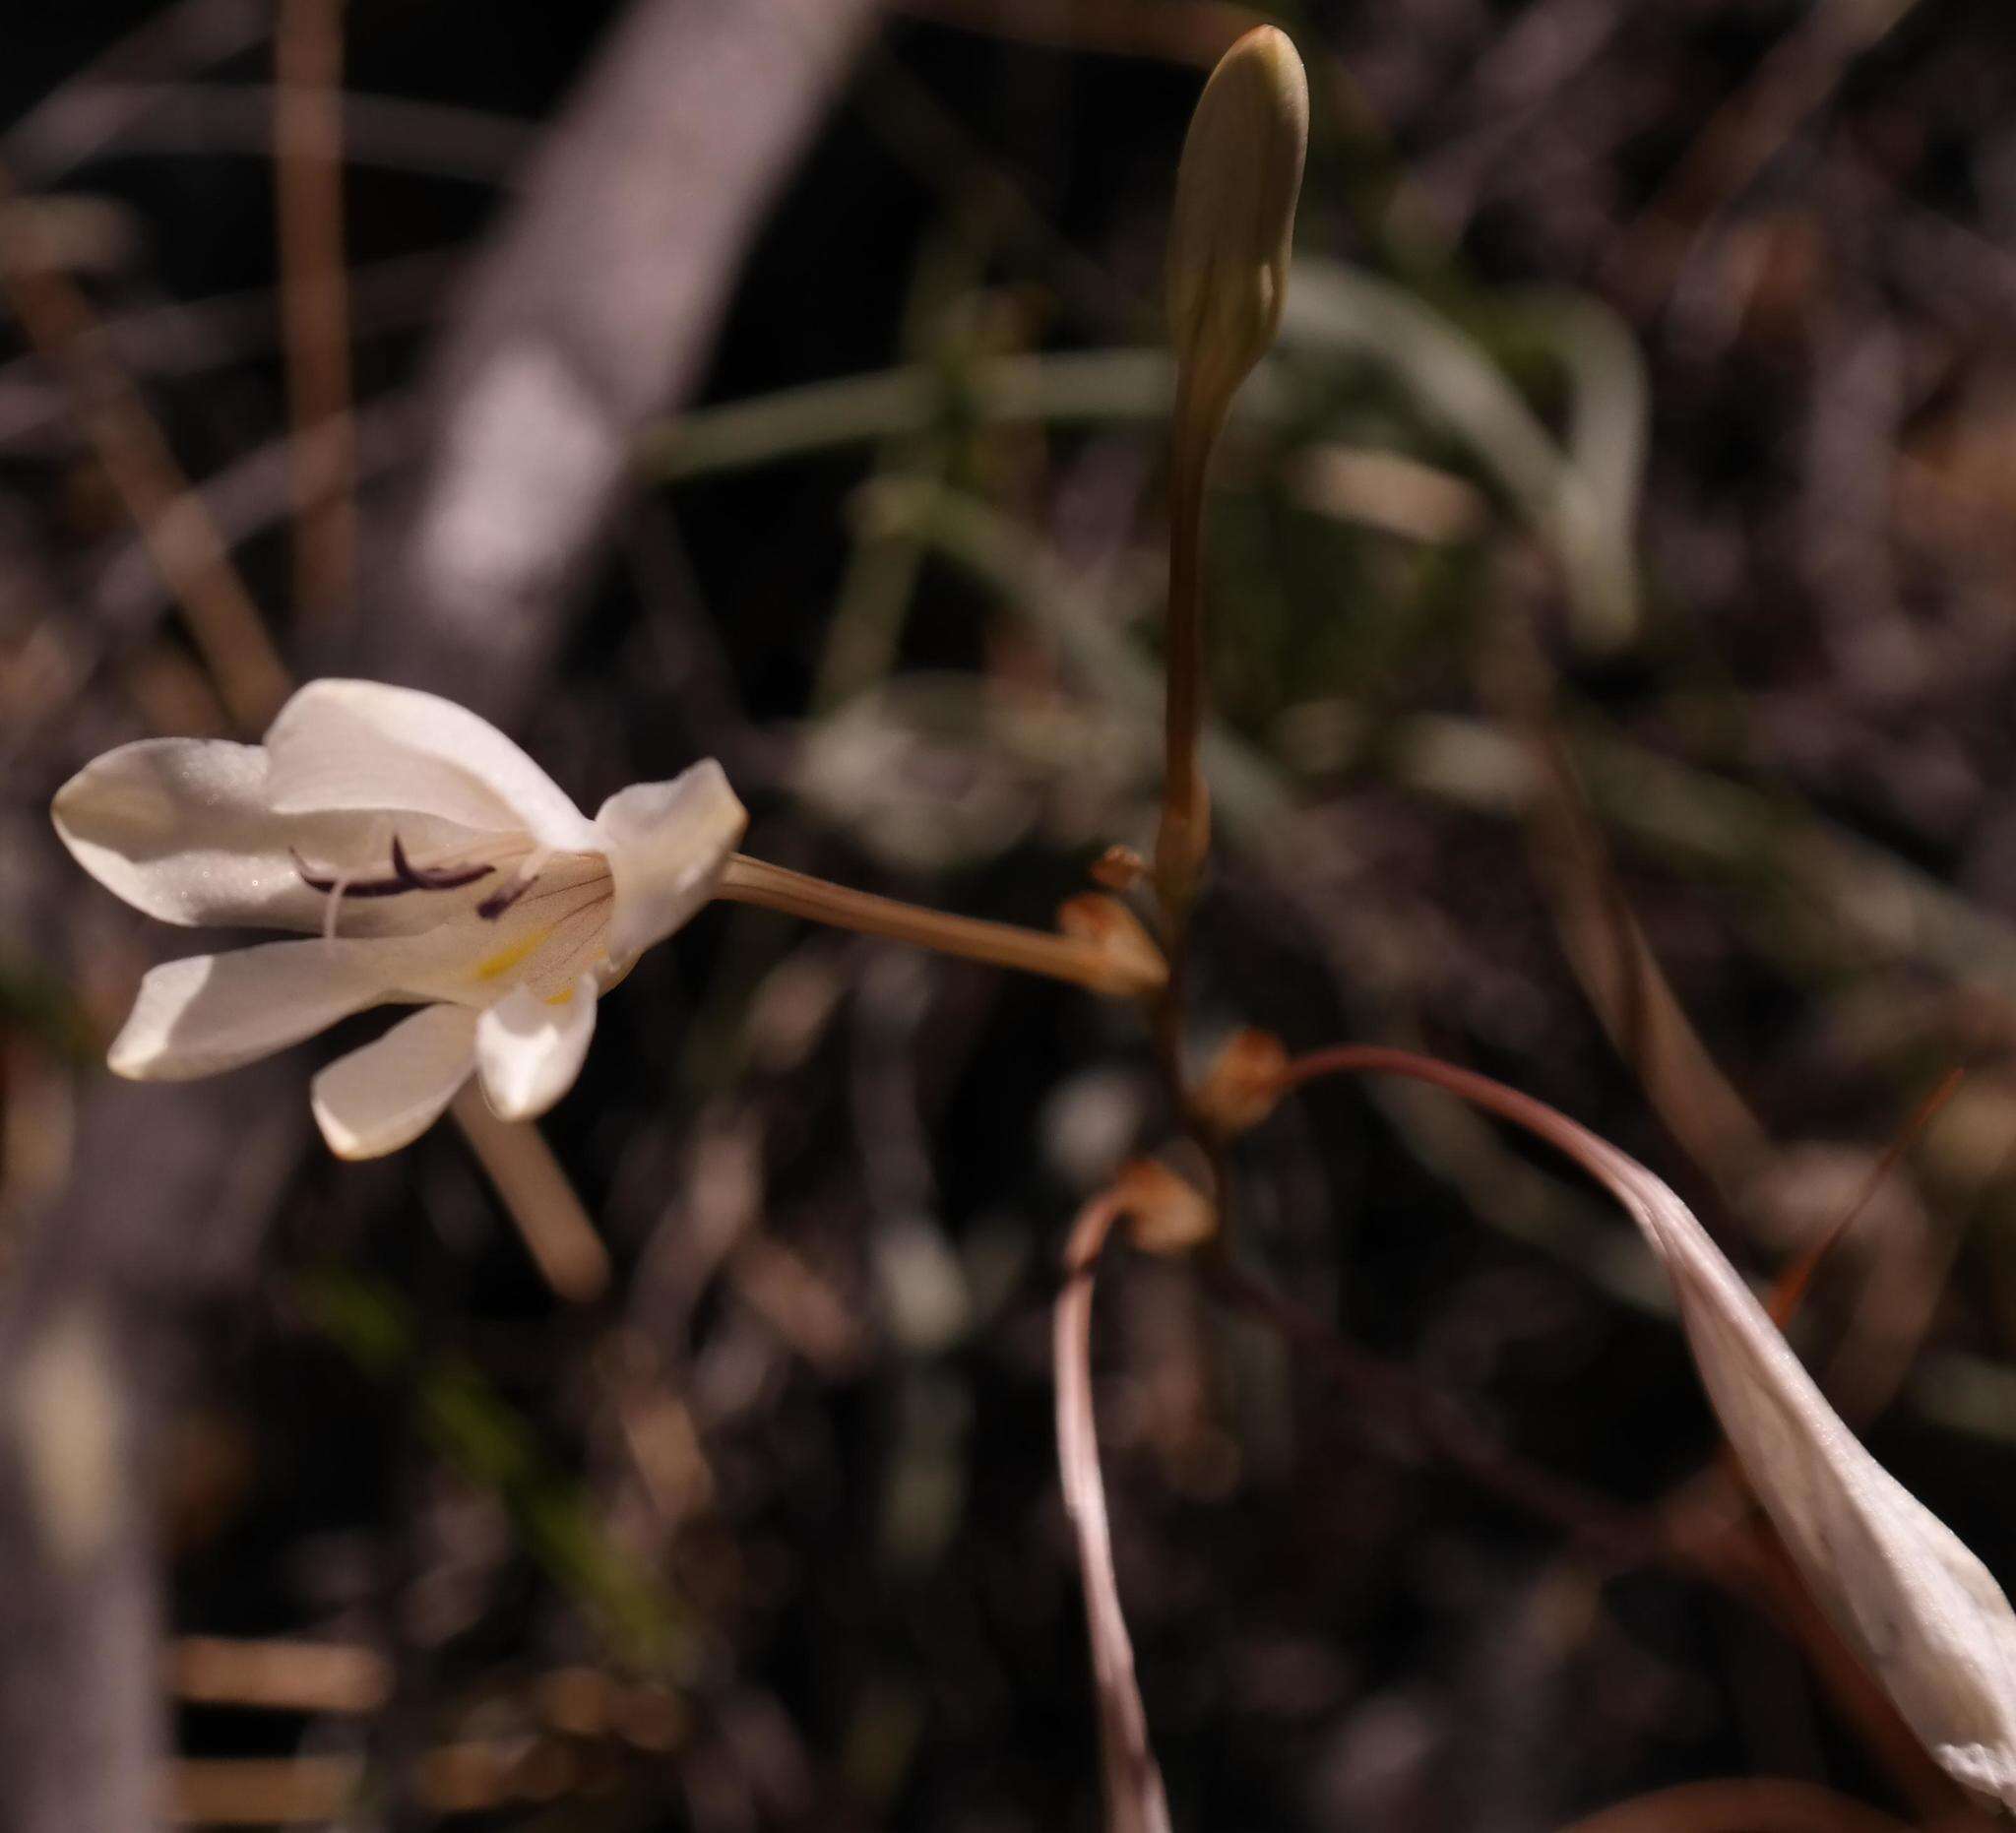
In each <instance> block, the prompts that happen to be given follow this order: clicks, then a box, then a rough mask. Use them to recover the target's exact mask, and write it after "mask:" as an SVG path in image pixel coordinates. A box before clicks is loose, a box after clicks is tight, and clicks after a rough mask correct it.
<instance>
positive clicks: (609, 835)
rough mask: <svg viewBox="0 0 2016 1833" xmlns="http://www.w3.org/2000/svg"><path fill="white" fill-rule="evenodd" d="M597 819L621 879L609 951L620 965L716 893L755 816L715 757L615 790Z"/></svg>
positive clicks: (612, 865) (612, 868)
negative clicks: (666, 778) (666, 777)
mask: <svg viewBox="0 0 2016 1833" xmlns="http://www.w3.org/2000/svg"><path fill="white" fill-rule="evenodd" d="M595 825H596V828H597V830H598V831H599V834H600V836H601V845H602V847H603V849H604V850H605V851H606V852H607V853H608V857H609V869H610V871H611V872H612V873H613V874H614V876H615V880H616V907H615V910H614V912H613V914H612V915H611V916H610V918H609V938H608V950H609V959H610V960H611V961H612V962H614V963H616V964H617V965H618V966H619V967H620V966H622V965H624V964H626V963H628V962H630V961H633V960H635V959H636V957H637V956H639V955H641V954H642V953H643V952H644V951H645V950H646V949H647V948H649V947H650V946H651V945H652V944H653V943H654V942H662V941H663V940H664V938H665V937H666V936H668V935H670V934H671V933H672V931H673V930H674V929H676V928H678V927H679V926H680V924H682V923H683V922H685V921H686V919H687V918H688V917H690V916H692V915H693V913H694V912H695V911H697V910H698V909H699V908H700V907H701V906H702V905H703V904H705V903H706V902H707V900H708V899H709V898H711V897H712V896H713V895H714V888H715V886H716V885H717V884H718V883H719V882H720V880H721V874H722V868H723V867H724V866H725V865H726V864H727V861H728V855H729V854H730V853H733V852H734V850H735V845H736V843H737V842H738V841H739V840H740V839H741V838H742V833H743V830H744V829H745V828H747V827H748V825H749V815H748V811H747V810H746V809H744V808H743V806H742V804H741V803H740V802H739V801H738V800H737V799H736V798H735V792H734V790H731V789H730V788H729V787H728V780H727V777H726V776H725V774H724V773H723V771H722V767H721V766H720V765H719V764H717V763H716V762H715V761H714V759H713V758H711V757H710V758H703V759H702V760H701V761H700V762H699V763H697V764H695V765H694V766H693V767H692V768H691V769H690V770H685V771H682V772H680V774H679V775H678V776H676V777H674V778H673V779H672V780H671V782H669V783H635V784H632V785H631V786H630V788H629V789H627V790H617V792H616V793H615V794H614V795H612V796H610V797H609V799H608V800H607V801H605V802H604V803H603V804H602V805H601V807H600V809H599V811H598V812H597V814H596V818H595Z"/></svg>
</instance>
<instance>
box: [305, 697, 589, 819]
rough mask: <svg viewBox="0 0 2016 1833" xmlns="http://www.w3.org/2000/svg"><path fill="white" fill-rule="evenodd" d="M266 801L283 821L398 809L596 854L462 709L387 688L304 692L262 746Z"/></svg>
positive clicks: (532, 775) (577, 813)
mask: <svg viewBox="0 0 2016 1833" xmlns="http://www.w3.org/2000/svg"><path fill="white" fill-rule="evenodd" d="M266 754H267V794H268V797H269V800H270V802H271V805H272V806H273V807H274V808H276V809H278V810H280V811H282V812H283V813H295V814H302V813H310V812H313V811H316V810H320V809H361V808H400V809H412V810H414V811H416V812H418V813H421V814H431V815H439V816H441V817H442V818H443V819H445V820H449V821H458V822H460V823H462V824H463V825H464V826H465V827H471V828H476V829H479V830H483V831H486V832H498V833H504V832H515V833H524V834H529V835H531V836H532V838H533V839H534V840H535V841H536V842H537V843H538V844H539V845H540V846H542V847H551V848H553V849H555V850H556V851H559V852H564V853H580V852H588V851H593V850H594V849H595V847H596V845H597V842H596V835H595V828H594V826H593V824H592V823H591V822H590V821H589V820H588V818H587V817H586V816H585V815H583V814H582V812H581V810H580V809H578V808H576V807H575V805H574V803H573V802H572V801H571V800H570V799H569V797H568V796H567V794H566V792H565V791H564V790H562V789H561V788H560V787H559V785H557V784H556V783H554V781H553V780H552V778H550V777H549V776H547V775H546V773H545V772H544V771H542V770H541V769H540V768H539V767H538V766H537V765H536V764H535V763H534V762H533V761H532V759H531V758H529V757H528V756H527V755H526V754H525V752H524V751H522V750H521V749H519V747H518V746H517V745H516V744H514V743H512V741H511V740H510V739H509V738H507V737H505V735H504V734H503V733H502V732H500V731H499V730H498V729H497V728H496V727H494V726H492V725H491V724H490V723H489V722H488V721H487V720H483V719H479V718H477V716H476V715H475V714H473V713H472V712H470V711H469V709H468V708H467V707H459V706H457V705H456V704H455V703H454V702H453V701H452V700H443V699H441V698H439V696H437V695H434V694H423V693H420V692H418V691H417V690H416V689H413V688H410V687H390V686H387V685H386V684H385V683H384V682H383V681H311V682H309V683H308V685H307V686H306V687H304V688H302V689H301V690H300V691H299V692H298V693H296V694H295V695H294V697H293V698H292V699H291V700H289V701H288V702H287V704H286V705H285V706H284V707H283V708H281V710H280V717H279V718H278V719H276V720H275V721H274V723H273V726H272V727H271V728H270V729H269V730H268V732H267V734H266Z"/></svg>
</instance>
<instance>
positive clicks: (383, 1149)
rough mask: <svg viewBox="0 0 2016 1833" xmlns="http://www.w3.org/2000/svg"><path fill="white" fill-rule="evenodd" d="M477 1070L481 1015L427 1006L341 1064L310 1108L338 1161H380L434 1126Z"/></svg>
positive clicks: (318, 1086) (326, 1074)
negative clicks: (478, 1030) (479, 1019)
mask: <svg viewBox="0 0 2016 1833" xmlns="http://www.w3.org/2000/svg"><path fill="white" fill-rule="evenodd" d="M475 1064H476V1015H475V1013H473V1012H472V1011H471V1010H470V1009H469V1008H468V1007H467V1006H423V1007H422V1008H421V1009H420V1010H419V1011H417V1012H415V1013H413V1014H412V1015H411V1016H410V1017H408V1018H403V1019H401V1020H400V1021H399V1023H398V1024H397V1025H395V1026H393V1028H392V1029H391V1030H390V1031H388V1032H387V1033H386V1034H385V1035H384V1037H382V1038H380V1039H378V1040H377V1041H376V1042H375V1043H367V1044H365V1045H364V1046H363V1047H362V1048H361V1049H356V1050H352V1051H351V1052H350V1053H349V1054H348V1055H347V1056H340V1057H338V1058H337V1060H336V1061H335V1062H333V1063H331V1064H330V1065H329V1067H328V1068H327V1069H325V1070H323V1071H322V1073H321V1074H320V1075H318V1076H317V1077H316V1078H315V1081H314V1084H313V1086H312V1088H311V1090H310V1093H309V1102H310V1106H313V1108H314V1110H315V1121H316V1124H317V1125H318V1126H320V1127H321V1128H322V1137H323V1138H324V1139H326V1140H327V1141H328V1142H329V1149H330V1151H332V1152H333V1153H335V1154H336V1156H337V1157H338V1158H340V1159H376V1158H381V1157H383V1156H384V1155H385V1154H386V1153H388V1152H397V1151H398V1150H399V1149H400V1147H402V1146H406V1145H410V1144H411V1143H412V1142H413V1141H414V1140H415V1139H417V1138H419V1136H420V1135H421V1134H422V1133H424V1132H425V1131H426V1130H427V1128H428V1127H430V1126H432V1125H433V1124H434V1122H435V1121H436V1120H437V1119H439V1118H440V1117H441V1109H442V1108H444V1107H445V1106H448V1104H449V1103H450V1102H451V1101H453V1100H454V1099H455V1091H456V1090H457V1089H459V1088H461V1087H462V1085H463V1084H464V1083H465V1082H467V1081H468V1080H469V1077H470V1072H471V1071H472V1070H473V1069H474V1068H475Z"/></svg>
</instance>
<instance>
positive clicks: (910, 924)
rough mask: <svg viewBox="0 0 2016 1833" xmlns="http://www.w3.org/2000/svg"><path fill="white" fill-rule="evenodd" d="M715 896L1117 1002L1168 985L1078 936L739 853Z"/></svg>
mask: <svg viewBox="0 0 2016 1833" xmlns="http://www.w3.org/2000/svg"><path fill="white" fill-rule="evenodd" d="M715 896H717V897H719V898H725V899H726V900H727V901H728V902H730V903H734V904H755V905H759V906H761V907H762V908H763V909H764V910H772V911H782V912H783V913H784V914H785V915H786V916H803V917H805V918H807V919H808V920H810V921H812V922H823V923H829V924H831V925H832V926H833V927H835V928H839V929H853V930H856V931H858V932H859V933H861V934H863V935H879V936H886V937H887V938H888V939H889V940H890V941H893V942H908V943H911V944H912V945H913V946H914V947H917V948H929V949H935V950H936V951H937V952H938V953H940V954H943V955H961V956H964V957H965V958H966V959H968V960H969V961H985V962H989V963H991V964H992V965H993V966H995V967H998V968H1014V969H1016V970H1018V971H1020V972H1021V973H1024V974H1040V975H1045V976H1047V977H1048V978H1049V979H1051V980H1070V981H1072V982H1074V983H1075V984H1077V985H1079V986H1086V987H1090V988H1091V989H1092V990H1093V991H1094V992H1097V993H1107V994H1110V995H1112V996H1113V997H1115V998H1132V997H1138V996H1140V995H1142V994H1145V993H1152V992H1154V991H1155V990H1156V989H1157V987H1158V986H1160V985H1161V983H1162V980H1161V975H1160V972H1159V970H1158V972H1157V973H1156V975H1155V976H1154V978H1150V975H1149V973H1148V970H1147V966H1146V964H1145V963H1137V962H1136V960H1135V959H1134V957H1132V956H1129V955H1122V954H1120V953H1118V952H1117V951H1114V950H1108V949H1103V948H1101V947H1099V946H1098V945H1097V944H1095V943H1092V942H1085V941H1080V940H1079V939H1077V938H1076V937H1075V936H1064V935H1048V934H1045V933H1044V932H1043V931H1042V930H1040V929H1025V928H1022V927H1020V926H1018V925H1017V924H1015V923H1005V922H988V921H986V920H984V919H982V918H979V917H975V916H948V915H946V914H945V913H944V912H942V911H929V910H923V909H921V908H919V907H918V906H917V905H914V904H905V903H902V902H901V901H900V900H898V899H896V898H884V897H877V896H875V895H874V894H873V893H872V892H867V891H854V890H851V889H850V888H849V887H847V886H845V885H836V884H833V883H832V882H830V881H829V880H827V879H824V878H813V877H810V876H808V875H807V874H806V873H803V872H793V871H791V870H789V869H788V867H785V866H782V865H772V864H770V863H769V861H767V860H764V859H752V858H750V857H749V856H748V855H747V854H746V853H736V854H735V855H734V856H733V857H732V858H731V859H729V861H728V864H727V870H726V871H725V873H724V874H723V875H722V881H721V885H720V888H719V889H718V890H717V891H716V893H715Z"/></svg>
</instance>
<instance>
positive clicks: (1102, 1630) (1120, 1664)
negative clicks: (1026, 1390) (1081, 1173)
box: [1050, 1190, 1169, 1833]
mask: <svg viewBox="0 0 2016 1833" xmlns="http://www.w3.org/2000/svg"><path fill="white" fill-rule="evenodd" d="M1124 1207H1125V1204H1124V1201H1123V1199H1122V1198H1121V1196H1120V1194H1119V1193H1118V1192H1117V1191H1112V1190H1109V1191H1107V1192H1106V1193H1105V1194H1104V1195H1103V1196H1100V1197H1096V1198H1094V1199H1093V1201H1092V1202H1090V1203H1088V1204H1087V1205H1086V1206H1085V1208H1084V1209H1083V1210H1081V1211H1080V1212H1079V1216H1078V1220H1077V1222H1076V1223H1075V1224H1074V1225H1073V1226H1072V1230H1071V1239H1070V1242H1069V1244H1068V1245H1067V1246H1066V1248H1065V1250H1064V1253H1065V1265H1066V1267H1067V1268H1068V1269H1069V1278H1068V1279H1067V1280H1066V1281H1065V1284H1064V1290H1063V1291H1062V1292H1061V1293H1059V1294H1058V1295H1057V1304H1056V1310H1055V1312H1054V1314H1053V1319H1052V1329H1051V1337H1050V1342H1051V1353H1052V1356H1053V1357H1054V1361H1055V1370H1056V1387H1057V1474H1058V1477H1059V1478H1060V1480H1061V1482H1062V1484H1063V1489H1064V1507H1065V1509H1066V1510H1067V1511H1068V1513H1069V1514H1070V1517H1071V1529H1072V1532H1073V1534H1075V1535H1076V1537H1077V1540H1078V1565H1079V1570H1080V1572H1081V1574H1082V1575H1083V1579H1084V1583H1085V1625H1086V1630H1087V1633H1088V1634H1089V1636H1090V1637H1091V1641H1092V1672H1093V1681H1094V1684H1095V1686H1096V1687H1097V1689H1098V1692H1099V1747H1100V1772H1101V1781H1102V1790H1103V1795H1104V1798H1105V1824H1106V1833H1169V1809H1168V1801H1167V1798H1166V1795H1165V1794H1164V1791H1163V1782H1162V1771H1161V1769H1160V1768H1159V1767H1158V1766H1157V1764H1156V1760H1155V1752H1154V1750H1153V1749H1151V1748H1150V1746H1149V1741H1148V1715H1147V1713H1146V1712H1145V1711H1144V1710H1143V1709H1142V1705H1141V1689H1140V1687H1139V1686H1138V1685H1137V1684H1136V1683H1135V1679H1134V1644H1133V1642H1132V1641H1131V1640H1130V1639H1129V1637H1128V1635H1127V1619H1126V1617H1125V1616H1124V1615H1123V1614H1122V1613H1121V1610H1120V1589H1119V1582H1118V1580H1117V1579H1116V1577H1115V1576H1114V1573H1113V1543H1112V1536H1111V1535H1110V1533H1109V1532H1108V1531H1107V1527H1106V1497H1105V1485H1104V1484H1103V1481H1102V1479H1101V1477H1100V1468H1099V1427H1098V1422H1097V1421H1096V1419H1095V1417H1094V1414H1093V1407H1092V1287H1093V1278H1094V1275H1095V1273H1096V1272H1097V1270H1098V1266H1099V1256H1100V1252H1101V1250H1102V1249H1103V1247H1104V1245H1105V1239H1106V1235H1107V1233H1109V1232H1110V1231H1111V1229H1112V1226H1113V1224H1114V1222H1115V1221H1116V1220H1117V1219H1118V1218H1119V1216H1120V1214H1121V1212H1122V1210H1123V1209H1124Z"/></svg>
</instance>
